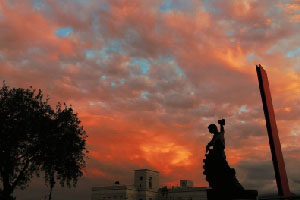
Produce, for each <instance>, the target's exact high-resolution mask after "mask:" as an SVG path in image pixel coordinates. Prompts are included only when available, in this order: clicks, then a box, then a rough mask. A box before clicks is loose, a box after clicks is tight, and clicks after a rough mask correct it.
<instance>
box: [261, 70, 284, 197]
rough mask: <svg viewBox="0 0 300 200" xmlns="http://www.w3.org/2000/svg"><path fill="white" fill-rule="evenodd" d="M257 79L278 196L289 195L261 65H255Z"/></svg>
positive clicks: (267, 86) (268, 90) (266, 82)
mask: <svg viewBox="0 0 300 200" xmlns="http://www.w3.org/2000/svg"><path fill="white" fill-rule="evenodd" d="M256 72H257V77H258V81H259V90H260V94H261V99H262V102H263V109H264V113H265V118H266V126H267V131H268V135H269V144H270V148H271V153H272V161H273V166H274V170H275V178H276V183H277V188H278V195H279V196H290V189H289V183H288V179H287V175H286V171H285V164H284V160H283V155H282V152H281V145H280V140H279V137H278V129H277V125H276V120H275V113H274V109H273V104H272V97H271V92H270V88H269V81H268V77H267V73H266V71H265V70H264V69H263V67H262V66H261V65H259V66H256Z"/></svg>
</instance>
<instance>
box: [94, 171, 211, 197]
mask: <svg viewBox="0 0 300 200" xmlns="http://www.w3.org/2000/svg"><path fill="white" fill-rule="evenodd" d="M206 191H207V188H204V187H193V182H192V181H191V180H180V187H174V186H173V187H170V188H168V187H166V186H165V187H161V188H160V187H159V172H158V171H153V170H149V169H139V170H135V171H134V184H133V185H120V184H119V183H118V182H116V184H115V185H113V186H105V187H93V188H92V197H91V200H206V199H207V192H206Z"/></svg>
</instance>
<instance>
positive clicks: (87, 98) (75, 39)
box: [0, 0, 300, 200]
mask: <svg viewBox="0 0 300 200" xmlns="http://www.w3.org/2000/svg"><path fill="white" fill-rule="evenodd" d="M299 33H300V0H282V1H276V0H263V1H259V0H226V1H224V0H184V1H183V0H0V81H1V82H2V81H3V80H5V81H6V84H7V85H9V86H10V87H23V88H28V87H29V86H33V88H37V89H42V91H43V92H44V94H48V95H49V97H50V103H51V105H53V106H55V104H57V102H58V101H60V102H66V103H67V104H68V105H69V104H71V105H72V107H73V108H74V110H75V111H76V112H77V113H78V116H79V118H80V120H81V121H82V125H83V126H84V128H85V130H86V132H87V135H88V139H87V147H88V150H89V155H88V156H89V159H88V160H87V168H86V173H85V176H84V177H83V178H82V179H80V180H79V182H78V185H77V188H76V189H61V188H60V187H59V185H58V184H57V185H56V187H55V189H54V192H53V199H54V200H62V199H71V198H72V199H74V200H79V199H89V198H90V195H91V187H92V186H104V185H112V184H113V183H114V181H116V180H119V181H120V183H121V184H129V185H130V184H133V170H135V169H143V168H148V169H153V170H157V171H159V172H160V184H161V186H163V185H169V186H170V185H178V184H179V180H180V179H191V180H193V181H194V184H195V185H196V186H208V184H207V182H206V181H205V177H204V175H203V174H202V172H203V169H202V166H203V162H202V160H203V159H204V154H205V146H206V144H207V143H208V142H209V140H210V139H211V137H212V135H210V134H209V133H208V129H207V126H208V125H209V124H211V123H217V120H218V119H221V118H225V119H226V126H225V130H226V134H225V137H226V155H227V158H228V162H229V164H230V166H231V167H234V168H235V169H236V171H237V177H238V179H239V180H240V182H241V184H242V185H243V186H244V187H245V188H246V189H257V190H258V191H259V193H266V192H274V191H276V189H277V188H276V183H275V179H274V170H273V166H272V161H271V152H270V148H269V144H268V137H267V131H266V128H265V118H264V114H263V110H262V101H261V97H260V93H259V88H258V80H257V77H256V71H255V65H256V64H261V65H262V66H263V67H264V69H265V70H266V71H267V74H268V77H269V82H270V88H271V93H272V98H273V105H274V110H275V114H276V120H277V126H278V129H279V137H280V140H281V145H282V151H283V156H284V159H285V163H286V169H287V174H288V178H289V184H290V189H291V191H292V192H295V193H300V170H299V166H300V144H299V143H300V122H299V120H300V112H299V111H300V34H299ZM47 192H48V188H47V187H46V186H44V182H43V179H42V178H40V179H38V178H34V179H33V180H32V181H31V183H30V187H28V188H27V189H26V190H25V191H21V190H18V191H16V193H15V195H16V196H17V197H18V199H24V200H25V199H26V200H27V199H28V200H29V199H41V198H42V197H44V196H45V195H47Z"/></svg>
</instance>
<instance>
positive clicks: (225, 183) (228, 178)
mask: <svg viewBox="0 0 300 200" xmlns="http://www.w3.org/2000/svg"><path fill="white" fill-rule="evenodd" d="M218 124H220V132H219V131H218V128H217V126H216V125H215V124H210V125H209V126H208V130H209V132H210V133H211V134H213V135H214V136H213V138H212V139H211V141H210V142H209V143H208V144H207V145H206V154H205V156H206V159H204V160H203V162H204V166H203V169H204V172H203V174H204V175H206V180H207V181H208V183H209V186H210V187H211V189H210V190H208V199H209V200H210V199H234V198H236V197H250V198H252V197H256V196H257V191H256V190H244V188H243V186H242V185H241V184H240V183H239V181H238V180H237V178H236V176H235V170H234V168H230V166H229V165H228V163H227V161H226V155H225V137H224V134H225V129H224V126H225V119H222V120H218ZM210 147H213V148H212V149H210Z"/></svg>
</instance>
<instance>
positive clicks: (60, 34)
mask: <svg viewBox="0 0 300 200" xmlns="http://www.w3.org/2000/svg"><path fill="white" fill-rule="evenodd" d="M72 32H73V29H72V28H70V27H66V28H60V29H57V30H56V35H57V36H58V37H66V36H68V35H70V34H71V33H72Z"/></svg>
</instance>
